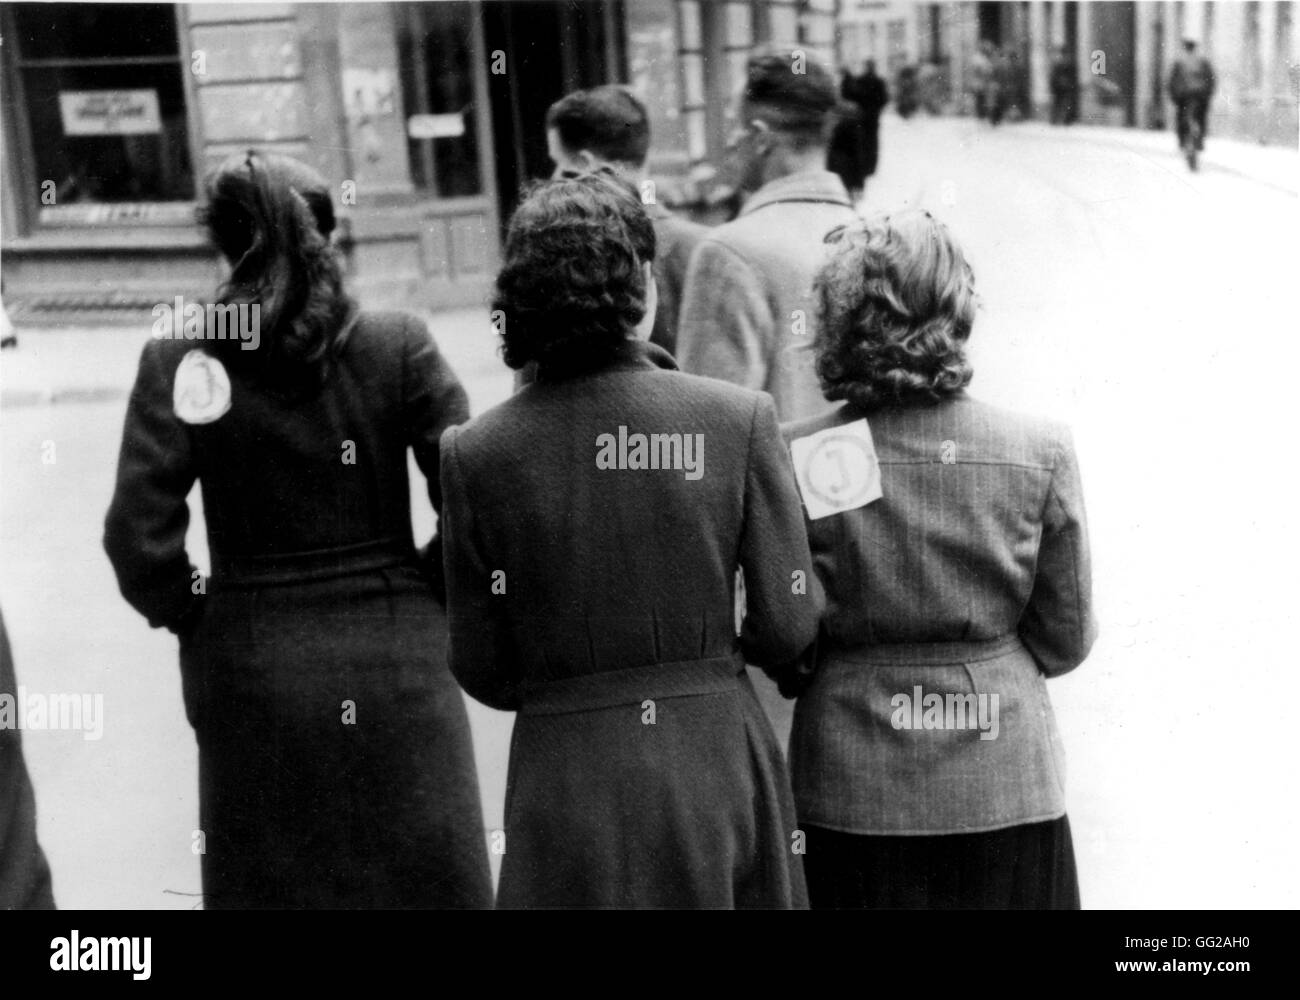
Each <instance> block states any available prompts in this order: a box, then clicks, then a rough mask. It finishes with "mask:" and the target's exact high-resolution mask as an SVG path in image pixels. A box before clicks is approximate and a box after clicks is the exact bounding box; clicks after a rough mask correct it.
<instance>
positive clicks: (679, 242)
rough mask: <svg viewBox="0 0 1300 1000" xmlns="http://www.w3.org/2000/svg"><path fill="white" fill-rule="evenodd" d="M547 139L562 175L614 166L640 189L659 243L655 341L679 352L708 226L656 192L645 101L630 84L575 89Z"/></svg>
mask: <svg viewBox="0 0 1300 1000" xmlns="http://www.w3.org/2000/svg"><path fill="white" fill-rule="evenodd" d="M546 142H547V147H548V149H549V152H550V155H551V160H552V161H553V162H554V163H555V173H556V175H557V176H558V175H560V174H562V173H566V172H567V173H579V174H580V173H586V172H587V171H589V170H593V169H595V168H597V167H601V166H610V167H613V168H614V170H615V171H616V172H617V173H619V174H622V175H623V176H624V177H626V178H627V179H628V180H629V181H631V182H632V183H633V184H635V185H636V186H637V189H638V190H639V191H640V192H641V201H642V204H644V205H645V210H646V214H647V215H649V216H650V221H651V222H652V223H654V228H655V240H656V242H657V244H658V252H657V254H656V257H655V262H654V276H655V284H656V285H657V286H658V302H659V308H658V311H657V312H656V313H655V325H654V329H653V330H652V331H651V333H650V341H651V343H654V344H658V345H659V346H660V347H662V348H663V349H664V350H666V351H667V352H668V353H670V354H672V353H675V352H676V350H677V318H678V312H679V310H680V307H681V301H682V287H683V286H684V285H685V283H686V268H687V265H688V264H689V263H690V260H691V253H692V252H693V251H694V250H695V245H696V244H697V243H699V241H700V237H701V236H703V235H704V233H705V227H704V226H701V225H699V224H698V223H695V222H690V221H688V220H686V219H680V218H678V217H677V216H675V215H673V214H672V213H671V212H669V211H668V210H667V209H666V208H664V207H663V205H661V204H660V203H659V200H658V198H657V197H656V196H655V189H654V183H653V181H650V180H649V179H648V176H647V170H646V154H647V153H648V151H649V149H650V119H649V116H648V115H647V113H646V109H645V105H644V104H642V103H641V102H640V101H639V100H638V99H637V98H636V97H635V95H633V94H632V92H631V91H630V90H628V89H627V88H626V87H621V86H617V85H614V84H609V85H606V86H603V87H593V88H592V89H590V90H575V91H574V92H573V93H571V94H568V95H566V96H565V97H562V98H560V100H558V101H556V102H555V103H554V104H552V105H551V108H550V110H549V111H547V113H546Z"/></svg>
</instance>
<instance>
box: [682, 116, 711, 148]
mask: <svg viewBox="0 0 1300 1000" xmlns="http://www.w3.org/2000/svg"><path fill="white" fill-rule="evenodd" d="M682 117H683V118H685V119H686V151H687V153H688V154H689V155H690V157H691V159H692V160H702V159H704V157H705V155H706V154H707V153H708V151H709V144H708V140H707V139H706V138H705V129H704V112H703V111H688V112H686V114H684V115H683V116H682Z"/></svg>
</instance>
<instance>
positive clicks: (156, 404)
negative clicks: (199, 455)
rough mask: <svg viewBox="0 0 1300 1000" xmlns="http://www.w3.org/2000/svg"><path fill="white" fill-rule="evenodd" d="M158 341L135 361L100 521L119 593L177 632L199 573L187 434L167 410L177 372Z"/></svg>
mask: <svg viewBox="0 0 1300 1000" xmlns="http://www.w3.org/2000/svg"><path fill="white" fill-rule="evenodd" d="M162 347H163V342H161V341H151V342H150V343H148V344H146V345H145V349H144V352H143V353H142V354H141V356H140V367H139V370H138V372H137V374H136V379H135V387H134V388H133V389H132V390H131V398H130V401H129V402H128V403H127V408H126V424H125V427H124V428H123V431H122V448H121V451H120V453H119V455H118V460H117V485H116V487H115V488H114V490H113V499H112V501H111V503H110V504H109V507H108V516H107V518H106V519H105V524H104V550H105V551H106V552H107V553H108V558H109V562H111V563H112V564H113V571H114V572H115V573H116V574H117V583H118V586H119V587H120V588H121V590H122V596H123V597H125V598H126V599H127V601H128V602H129V603H130V604H131V606H132V607H133V608H135V609H136V610H137V611H139V612H140V613H141V614H142V615H144V616H145V618H147V619H148V620H149V624H150V625H152V626H153V627H154V628H159V627H165V628H167V629H170V630H171V631H172V632H178V633H179V632H182V631H184V629H185V627H186V626H187V625H188V624H189V622H190V621H191V620H193V619H194V618H195V617H197V615H198V613H199V612H200V611H201V609H202V600H203V598H202V595H201V594H196V593H195V592H194V590H195V588H194V581H195V579H196V578H195V575H194V574H195V573H197V569H196V568H195V566H194V565H193V563H191V562H190V558H189V555H188V554H187V553H186V551H185V532H186V530H187V529H188V528H189V523H190V509H189V506H188V505H187V503H186V500H185V498H186V497H187V496H188V495H189V492H190V488H191V487H192V486H193V485H194V480H195V478H196V472H195V467H194V459H193V451H192V442H191V438H190V431H189V429H188V428H187V427H186V426H185V424H183V423H182V422H181V421H180V419H179V418H178V417H177V416H176V415H175V413H174V412H173V411H172V378H173V376H174V374H175V372H174V371H167V370H165V367H164V364H165V363H164V357H163V353H162V350H161V348H162Z"/></svg>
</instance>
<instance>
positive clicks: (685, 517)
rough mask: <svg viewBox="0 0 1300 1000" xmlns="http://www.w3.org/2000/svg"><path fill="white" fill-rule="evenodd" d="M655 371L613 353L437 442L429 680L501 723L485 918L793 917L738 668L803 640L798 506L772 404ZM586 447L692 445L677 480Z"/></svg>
mask: <svg viewBox="0 0 1300 1000" xmlns="http://www.w3.org/2000/svg"><path fill="white" fill-rule="evenodd" d="M673 367H674V365H673V362H672V359H671V358H670V357H669V356H668V355H667V354H665V353H664V352H663V351H662V350H660V349H659V348H657V347H656V346H655V345H652V344H647V343H641V342H634V341H629V342H628V343H627V345H626V346H625V348H624V350H623V353H622V355H621V356H620V357H619V359H618V360H617V361H616V362H615V363H614V364H613V365H611V366H610V367H608V368H607V369H604V370H601V371H598V372H596V373H594V374H589V375H584V376H579V377H575V378H571V379H568V380H565V381H560V382H546V381H541V382H535V383H533V384H531V385H528V386H527V387H525V388H524V389H522V390H521V391H520V392H518V393H517V394H516V395H515V396H513V397H511V398H510V399H509V400H507V401H506V402H504V403H502V404H501V405H500V406H498V407H496V408H495V409H493V410H490V411H488V412H487V413H485V414H483V415H482V416H481V417H479V418H477V419H476V420H473V421H471V422H470V423H468V424H466V425H464V426H462V427H457V428H453V429H452V430H450V431H448V432H447V433H446V435H445V436H444V437H443V456H442V484H443V494H444V496H445V507H444V514H443V517H444V522H443V524H444V528H445V532H444V537H445V540H446V549H445V552H444V560H445V563H446V569H447V599H448V614H449V616H450V619H451V667H452V671H453V672H454V673H455V675H456V677H457V679H458V680H460V682H461V683H462V684H463V685H464V686H465V689H466V690H467V691H469V693H470V694H472V695H473V696H474V697H475V698H478V699H479V700H480V701H483V702H484V703H485V704H488V705H491V706H493V707H496V708H500V709H507V710H511V709H513V710H517V711H518V713H519V715H518V717H517V719H516V721H515V730H514V736H513V739H512V744H511V753H510V771H509V778H508V787H507V792H506V831H505V832H506V844H505V846H506V850H505V855H504V858H503V864H502V870H501V883H500V888H499V893H498V905H499V906H504V907H554V906H564V907H801V906H804V905H806V890H805V886H804V879H803V869H802V863H801V862H802V859H801V857H800V856H799V855H798V854H796V853H794V851H793V848H795V847H797V846H798V843H797V839H796V837H795V827H794V817H793V813H792V800H791V798H790V792H789V785H788V779H787V777H786V772H785V766H784V761H783V760H782V757H781V752H780V749H779V747H778V745H777V743H776V740H775V737H774V735H773V733H772V730H771V726H770V725H769V723H768V722H767V719H766V718H765V716H764V715H763V713H762V710H761V708H760V706H759V705H758V703H757V700H756V698H755V696H754V691H753V688H752V686H751V685H750V682H749V679H748V675H747V674H745V672H744V661H745V659H746V658H748V660H749V662H751V663H755V664H758V665H761V666H764V667H766V668H768V669H771V670H774V671H778V670H779V669H780V668H781V667H782V666H783V665H785V664H787V663H789V662H791V661H792V660H794V659H795V658H796V657H798V656H799V655H800V654H801V653H802V652H803V650H804V649H805V648H806V647H807V646H808V645H809V643H811V641H812V640H813V638H814V637H815V635H816V628H817V620H818V617H819V615H820V609H821V596H820V593H819V592H818V591H817V590H816V588H815V587H813V586H811V585H808V583H809V581H810V580H811V572H810V570H811V562H810V556H809V553H808V546H807V536H806V534H805V531H804V526H803V519H802V515H801V513H800V509H799V498H798V495H797V493H796V488H795V484H794V479H793V476H792V473H791V469H790V464H789V459H788V458H787V457H786V455H785V452H784V449H783V447H782V444H781V440H780V432H779V429H778V426H777V422H776V414H775V411H774V409H773V406H772V400H771V398H770V397H768V396H767V395H765V394H762V393H756V392H752V391H748V390H744V389H740V388H736V387H733V386H728V385H724V384H721V383H718V382H714V381H712V380H709V379H703V378H697V377H693V376H688V375H684V374H681V373H679V372H676V371H674V370H672V369H673ZM621 429H622V430H621ZM606 434H608V435H611V439H612V440H618V439H620V438H621V437H622V436H623V435H626V437H627V440H628V441H629V442H634V439H633V437H632V436H633V435H636V434H645V435H650V434H663V435H671V434H681V435H695V434H699V435H702V440H703V464H702V467H700V468H699V472H700V474H699V475H698V476H697V477H696V478H690V475H688V470H687V469H686V468H685V466H686V463H685V461H684V459H683V461H682V463H681V464H682V466H683V468H680V469H678V468H671V467H669V468H664V467H663V466H665V465H668V466H671V465H672V464H673V463H672V461H671V460H670V461H667V462H665V461H664V460H663V457H662V452H661V453H660V455H659V458H658V464H659V465H660V466H661V467H660V468H641V467H639V466H640V465H641V462H640V459H639V458H635V457H634V454H635V453H634V452H633V451H632V450H631V449H632V448H634V447H635V445H634V443H630V444H629V449H628V450H627V452H626V457H627V461H626V462H623V461H621V458H620V460H619V461H618V462H616V463H615V465H616V466H624V467H613V468H609V467H605V468H602V467H600V463H599V456H600V455H601V454H602V447H603V446H602V443H601V442H602V435H606ZM608 440H610V439H606V443H608ZM693 440H697V441H698V440H699V439H693ZM683 441H684V438H683ZM619 450H620V454H621V453H622V452H621V449H619ZM683 455H684V452H683ZM669 457H670V459H671V455H670V456H669ZM738 567H743V569H744V573H745V579H746V590H747V593H748V602H749V615H748V618H747V619H746V621H745V625H744V630H743V633H742V634H741V635H740V636H739V638H738V637H737V635H736V624H735V605H734V596H735V578H736V570H737V568H738ZM800 581H802V582H800Z"/></svg>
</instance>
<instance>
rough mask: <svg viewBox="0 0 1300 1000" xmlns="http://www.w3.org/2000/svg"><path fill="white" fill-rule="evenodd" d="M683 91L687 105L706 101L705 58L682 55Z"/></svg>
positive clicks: (684, 101) (683, 102)
mask: <svg viewBox="0 0 1300 1000" xmlns="http://www.w3.org/2000/svg"><path fill="white" fill-rule="evenodd" d="M682 93H683V95H684V99H683V101H682V104H683V105H684V106H685V107H688V108H689V107H692V106H693V105H696V104H703V103H704V59H703V57H701V56H689V55H688V56H682Z"/></svg>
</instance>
